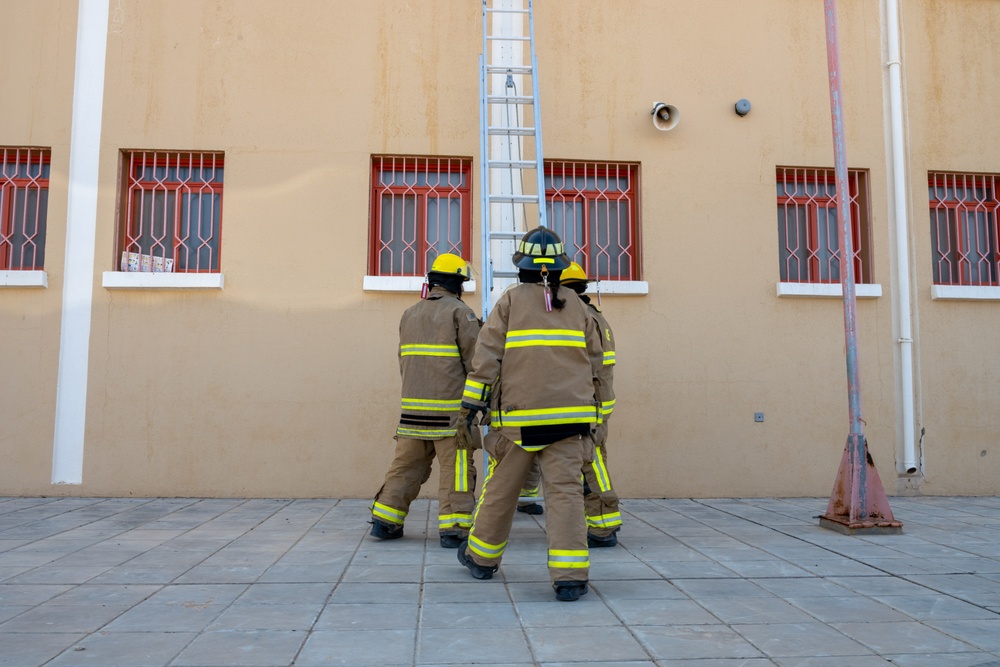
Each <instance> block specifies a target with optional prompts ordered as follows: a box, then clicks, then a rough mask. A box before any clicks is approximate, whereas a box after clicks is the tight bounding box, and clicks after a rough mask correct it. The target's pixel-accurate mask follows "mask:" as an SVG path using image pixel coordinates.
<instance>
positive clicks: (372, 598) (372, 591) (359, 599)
mask: <svg viewBox="0 0 1000 667" xmlns="http://www.w3.org/2000/svg"><path fill="white" fill-rule="evenodd" d="M420 592H421V591H420V584H415V583H408V584H356V583H344V584H339V585H338V586H337V587H336V588H334V589H333V595H332V596H330V603H331V604H357V603H361V604H367V603H372V602H399V603H405V602H412V603H415V602H417V601H418V600H419V599H420Z"/></svg>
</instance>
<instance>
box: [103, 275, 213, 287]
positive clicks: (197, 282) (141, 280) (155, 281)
mask: <svg viewBox="0 0 1000 667" xmlns="http://www.w3.org/2000/svg"><path fill="white" fill-rule="evenodd" d="M223 282H224V277H223V274H221V273H132V272H125V271H105V272H104V280H103V283H102V285H103V286H104V287H106V288H107V289H222V285H223Z"/></svg>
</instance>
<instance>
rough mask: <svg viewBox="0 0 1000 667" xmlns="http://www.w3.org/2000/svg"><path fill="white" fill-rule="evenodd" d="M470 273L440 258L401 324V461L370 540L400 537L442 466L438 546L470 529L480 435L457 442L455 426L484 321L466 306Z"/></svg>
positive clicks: (378, 502) (390, 476)
mask: <svg viewBox="0 0 1000 667" xmlns="http://www.w3.org/2000/svg"><path fill="white" fill-rule="evenodd" d="M469 273H470V272H469V265H468V263H466V261H465V260H464V259H462V258H461V257H458V256H457V255H453V254H451V253H444V254H441V255H438V257H437V259H435V260H434V263H433V264H432V265H431V269H430V271H428V272H427V281H426V283H425V285H424V291H423V294H422V296H423V298H422V299H421V300H420V301H418V302H417V303H415V304H414V305H412V306H410V307H409V308H407V309H406V311H405V312H404V313H403V317H402V319H401V320H400V322H399V371H400V374H401V375H402V379H403V392H402V413H401V415H400V418H399V426H398V427H397V428H396V436H395V438H396V454H395V457H394V458H393V461H392V464H391V465H390V466H389V471H388V472H387V473H386V475H385V481H384V482H383V484H382V488H381V489H379V491H378V493H377V494H376V495H375V500H374V501H373V503H372V506H371V510H372V521H371V523H372V528H371V535H372V536H373V537H377V538H379V539H382V540H392V539H397V538H400V537H402V536H403V521H404V519H406V514H407V512H408V511H409V507H410V503H411V502H413V499H414V498H416V497H417V494H418V493H419V492H420V487H421V486H422V485H423V483H424V482H426V481H427V480H428V478H429V477H430V474H431V466H432V463H433V461H434V457H435V456H436V457H437V459H438V464H439V470H438V473H439V477H440V480H439V487H438V532H439V536H440V542H441V546H442V547H445V548H448V549H455V548H457V547H458V545H459V544H461V543H462V541H463V540H464V539H465V538H466V536H467V535H468V533H469V528H470V527H471V526H472V511H473V509H474V507H475V488H476V467H475V461H474V457H473V453H472V451H470V450H471V449H476V448H478V447H480V446H481V440H480V438H479V437H478V436H479V429H478V428H476V429H472V430H473V431H474V432H475V433H474V435H473V437H472V438H467V439H464V440H463V442H459V440H458V438H457V437H456V436H457V424H458V420H459V410H460V408H461V403H462V391H463V389H464V387H465V376H466V373H467V371H468V369H469V368H470V365H471V363H472V355H473V352H474V351H475V345H476V337H477V336H478V335H479V329H480V325H481V323H480V321H479V319H478V318H477V317H476V314H475V313H474V312H473V311H472V309H471V308H469V306H467V305H466V304H465V303H463V302H462V285H463V283H464V282H465V281H467V280H469Z"/></svg>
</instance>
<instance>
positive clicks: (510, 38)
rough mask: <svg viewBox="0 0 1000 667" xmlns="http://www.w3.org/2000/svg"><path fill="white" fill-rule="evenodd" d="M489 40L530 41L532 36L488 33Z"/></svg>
mask: <svg viewBox="0 0 1000 667" xmlns="http://www.w3.org/2000/svg"><path fill="white" fill-rule="evenodd" d="M486 39H487V41H493V42H529V41H531V38H530V37H503V36H501V35H487V36H486Z"/></svg>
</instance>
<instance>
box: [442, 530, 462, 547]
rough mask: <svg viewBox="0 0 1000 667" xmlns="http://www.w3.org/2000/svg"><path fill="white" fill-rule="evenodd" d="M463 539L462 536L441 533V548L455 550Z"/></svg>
mask: <svg viewBox="0 0 1000 667" xmlns="http://www.w3.org/2000/svg"><path fill="white" fill-rule="evenodd" d="M465 539H466V538H465V536H464V535H459V534H457V533H441V547H442V548H444V549H457V548H458V547H459V546H461V544H462V542H464V541H465Z"/></svg>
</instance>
